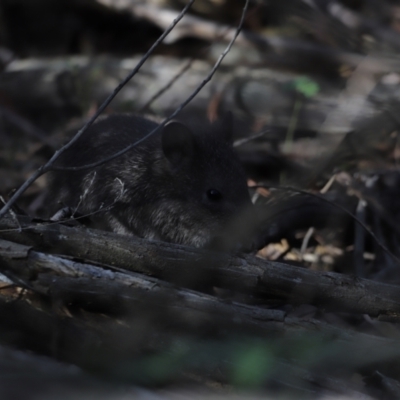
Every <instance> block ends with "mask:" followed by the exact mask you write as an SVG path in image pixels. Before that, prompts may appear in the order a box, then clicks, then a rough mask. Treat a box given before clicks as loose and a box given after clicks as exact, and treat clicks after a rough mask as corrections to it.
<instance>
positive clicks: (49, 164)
mask: <svg viewBox="0 0 400 400" xmlns="http://www.w3.org/2000/svg"><path fill="white" fill-rule="evenodd" d="M194 1H195V0H190V1H189V2H188V4H187V5H186V6H185V7H184V8H183V10H182V11H181V12H180V14H179V15H178V16H177V17H176V18H175V19H174V21H173V22H172V23H171V25H170V26H169V27H168V28H167V29H166V30H165V31H164V32H163V33H162V35H161V36H160V37H159V38H158V39H157V41H156V42H155V43H154V44H153V45H152V46H151V48H150V49H149V50H148V51H147V53H146V54H145V55H144V56H143V57H142V59H141V60H140V61H139V63H138V64H137V65H136V67H135V68H134V69H133V70H132V71H131V72H130V73H129V74H128V76H127V77H126V78H125V79H124V80H123V81H122V82H120V83H119V85H118V86H117V87H116V88H115V89H114V90H113V92H112V93H111V94H110V95H109V96H108V97H107V99H106V100H105V101H104V102H103V104H102V105H101V106H100V107H99V108H98V110H97V111H96V113H95V114H94V115H93V116H92V117H91V118H90V119H89V121H88V122H86V124H85V125H84V126H83V127H82V128H81V129H80V130H79V131H78V132H77V134H76V135H75V136H74V137H73V138H72V139H71V140H70V141H69V142H68V143H67V144H66V145H65V146H63V147H62V148H61V149H60V150H58V151H56V152H55V153H54V154H53V156H52V157H51V158H50V160H49V161H48V162H47V163H46V164H44V165H42V166H41V167H39V169H37V170H36V172H34V173H33V174H32V175H31V176H30V177H29V178H28V179H27V180H26V181H25V182H24V183H23V184H22V186H20V188H19V189H18V190H17V191H16V192H15V193H14V194H13V196H12V197H11V198H10V200H9V201H8V202H7V203H6V204H5V205H4V207H3V208H2V209H1V210H0V219H1V218H2V217H4V215H6V213H7V212H8V210H9V209H10V208H11V207H12V205H13V204H14V203H15V202H16V201H17V200H18V199H19V198H20V196H21V195H22V194H23V193H24V192H25V190H26V189H28V187H29V186H31V185H32V183H33V182H34V181H35V180H36V179H37V178H39V177H40V176H41V175H43V174H44V173H46V172H47V171H49V170H50V169H51V167H52V165H53V164H54V162H55V161H56V160H57V158H58V157H59V156H60V155H61V154H62V153H64V152H65V151H66V150H68V149H69V148H70V147H71V146H72V145H73V144H74V143H75V142H76V141H77V140H78V139H79V138H80V137H81V136H82V134H83V133H84V132H85V131H86V130H87V129H88V128H89V127H90V126H91V125H92V124H93V122H94V121H95V120H96V118H97V117H98V116H99V115H100V114H101V113H102V112H103V111H104V110H105V109H106V107H107V106H108V105H109V104H110V103H111V101H112V100H113V99H114V97H115V96H116V95H117V94H118V93H119V91H120V90H121V89H122V88H123V87H124V86H125V85H126V83H128V82H129V80H130V79H132V77H133V76H134V75H135V74H136V73H137V72H138V71H139V69H140V68H141V67H142V65H143V64H144V63H145V61H146V60H147V59H148V58H149V57H150V55H151V54H152V53H153V51H154V50H155V48H156V47H157V46H158V45H159V44H160V43H161V42H162V41H163V40H164V39H165V37H166V36H167V35H168V34H169V33H170V32H171V31H172V29H173V28H174V27H175V26H176V24H177V23H178V22H179V21H180V20H181V19H182V18H183V17H184V15H185V14H186V13H187V11H188V10H189V8H190V6H191V5H192V4H193V3H194Z"/></svg>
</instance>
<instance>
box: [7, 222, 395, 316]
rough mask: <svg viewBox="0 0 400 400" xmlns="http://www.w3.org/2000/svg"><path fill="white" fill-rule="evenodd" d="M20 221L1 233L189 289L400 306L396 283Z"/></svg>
mask: <svg viewBox="0 0 400 400" xmlns="http://www.w3.org/2000/svg"><path fill="white" fill-rule="evenodd" d="M19 222H20V225H21V228H22V230H21V231H20V232H19V228H18V226H17V224H16V222H15V221H14V220H13V218H11V217H8V216H7V217H5V218H3V219H2V220H1V221H0V230H1V231H0V237H1V238H3V239H6V240H10V241H14V242H16V243H20V244H24V245H27V246H32V247H33V248H34V249H35V250H37V251H46V252H49V253H52V254H64V255H68V256H72V257H75V258H79V259H84V260H91V261H94V262H97V263H102V264H108V265H110V266H117V267H119V268H124V269H126V270H129V271H132V272H139V273H143V274H146V275H150V276H154V277H157V278H160V279H163V280H167V281H170V282H172V283H174V284H179V285H181V286H185V287H187V288H200V289H203V288H209V287H212V286H217V287H222V288H225V289H232V290H235V291H239V292H242V293H246V294H252V295H253V296H262V297H269V298H271V297H272V298H275V299H281V300H284V301H285V302H289V303H291V304H302V303H307V304H315V305H316V306H318V307H325V308H332V309H334V310H335V311H338V310H346V311H352V312H359V313H366V314H370V315H372V316H376V315H379V314H391V313H397V312H399V311H400V292H399V289H398V287H397V286H394V285H387V284H383V283H379V282H374V281H371V280H367V279H360V278H356V277H351V276H344V275H341V274H337V273H333V272H315V271H310V270H307V269H303V268H299V267H294V266H290V265H287V264H284V263H278V262H269V261H265V260H262V259H259V258H257V257H254V256H252V255H244V254H240V255H230V254H225V253H216V252H215V253H213V252H208V251H204V250H200V249H195V248H190V247H185V246H180V245H174V244H169V243H164V242H155V241H154V242H150V241H146V240H141V239H138V238H134V237H127V236H120V235H116V234H112V233H108V232H102V231H96V230H89V229H84V228H78V227H68V226H65V225H61V224H48V223H32V222H30V221H29V220H28V219H26V218H20V221H19Z"/></svg>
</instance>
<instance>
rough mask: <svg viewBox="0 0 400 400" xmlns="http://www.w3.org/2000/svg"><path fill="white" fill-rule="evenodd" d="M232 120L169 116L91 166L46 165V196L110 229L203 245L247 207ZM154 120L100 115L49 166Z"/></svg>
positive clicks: (94, 152) (79, 161)
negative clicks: (49, 169)
mask: <svg viewBox="0 0 400 400" xmlns="http://www.w3.org/2000/svg"><path fill="white" fill-rule="evenodd" d="M231 125H232V123H231V121H230V120H229V118H226V119H225V120H224V121H219V122H217V123H214V124H209V123H204V124H201V126H194V127H190V128H189V127H188V125H186V124H183V123H177V122H173V123H172V124H169V125H167V126H166V127H165V128H164V129H163V130H161V132H158V133H156V134H155V135H153V136H152V137H150V138H149V139H147V140H145V141H144V142H142V143H140V144H139V145H138V146H136V147H134V148H133V149H131V150H130V151H128V152H127V153H125V154H124V155H122V156H120V157H118V158H116V159H113V160H112V161H110V162H108V163H106V164H103V165H101V166H98V167H96V168H95V169H92V170H82V171H76V172H71V171H60V172H53V173H52V179H51V185H50V193H51V196H52V199H53V200H56V201H58V204H60V203H61V204H62V205H64V206H69V207H71V208H72V210H73V212H74V213H79V214H83V215H90V219H91V220H92V221H93V223H94V224H95V226H96V225H97V226H101V227H103V228H106V229H109V230H112V231H114V232H117V233H122V234H135V235H137V236H140V237H143V238H147V239H156V240H164V241H170V242H174V243H182V244H188V245H193V246H196V247H204V246H206V245H208V244H209V243H210V242H212V241H213V240H214V239H215V238H216V237H218V236H219V235H222V233H223V231H224V227H226V226H227V224H228V223H229V222H230V221H231V220H232V219H233V218H234V217H235V215H238V214H239V213H240V212H241V211H242V210H244V209H249V208H251V202H250V199H249V194H248V191H247V185H246V178H245V175H244V172H243V169H242V167H241V165H240V163H239V161H238V159H237V157H236V155H235V153H234V151H233V147H232V137H231V130H232V126H231ZM156 127H157V124H156V123H154V122H152V121H149V120H147V119H144V118H141V117H138V116H133V115H113V116H110V117H107V118H105V119H103V120H100V121H98V122H97V123H95V124H94V125H93V126H92V127H91V128H90V129H89V130H88V131H87V132H86V133H85V134H84V135H83V136H82V138H81V139H80V140H79V141H78V142H77V143H76V144H75V145H74V146H73V147H71V148H70V149H69V150H68V151H66V152H65V153H64V154H63V155H62V156H61V157H60V159H59V160H58V161H57V164H56V165H58V166H60V165H61V166H81V165H85V164H88V163H93V162H95V161H99V160H101V159H103V158H105V157H107V156H110V155H112V154H114V153H116V152H117V151H119V150H121V149H123V148H125V147H127V146H128V145H129V144H131V143H133V142H135V141H137V140H138V139H140V138H142V137H143V136H144V135H146V134H147V133H149V132H151V131H152V130H153V129H155V128H156ZM58 207H60V206H59V205H58Z"/></svg>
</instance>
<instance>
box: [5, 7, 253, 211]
mask: <svg viewBox="0 0 400 400" xmlns="http://www.w3.org/2000/svg"><path fill="white" fill-rule="evenodd" d="M248 3H249V0H246V4H245V6H244V8H243V13H242V17H241V19H240V23H239V25H238V28H237V29H236V34H235V35H234V37H233V38H232V40H231V41H230V42H229V44H228V45H227V46H226V48H225V50H224V51H223V52H222V54H221V55H220V56H219V58H218V60H217V61H216V63H215V64H214V66H213V68H212V69H211V71H210V73H209V74H208V75H207V77H206V78H205V79H204V80H203V81H202V82H201V83H200V84H199V85H198V86H197V88H196V89H195V90H194V91H193V92H192V94H191V95H190V96H189V97H188V98H187V99H186V100H185V101H184V102H183V103H181V104H180V106H179V107H178V108H177V109H176V110H175V111H174V112H173V113H172V114H171V115H170V116H169V117H168V118H166V119H164V121H162V122H161V123H160V125H158V126H157V128H155V129H153V130H152V131H151V132H150V133H148V134H147V135H145V136H143V137H142V138H141V139H139V140H138V141H136V142H134V143H132V144H130V145H129V146H127V147H125V148H124V149H122V150H121V151H118V152H117V153H114V154H113V155H111V156H109V157H106V158H103V159H102V160H100V161H96V162H94V163H91V164H86V165H82V166H80V167H55V166H52V170H54V171H82V170H85V169H91V168H95V167H98V166H99V165H102V164H105V163H107V162H109V161H111V160H113V159H114V158H117V157H120V156H122V155H123V154H125V153H126V152H127V151H129V150H130V149H132V148H133V147H135V146H137V145H138V144H140V143H142V142H144V141H145V140H147V139H148V138H149V137H150V136H153V135H154V134H155V133H156V132H158V131H159V130H160V129H162V128H163V127H164V126H165V125H166V124H167V122H169V121H171V120H172V119H173V118H175V117H176V116H177V115H178V114H179V113H180V112H181V111H182V110H183V108H184V107H186V106H187V105H188V104H189V103H190V102H191V101H192V100H193V99H194V98H195V97H196V96H197V95H198V93H199V92H200V91H201V89H203V87H204V86H205V85H206V84H207V83H208V82H209V81H210V80H211V78H212V77H213V76H214V74H215V72H216V71H217V69H218V68H219V66H220V65H221V63H222V60H223V59H224V58H225V56H226V55H227V54H228V53H229V51H230V49H231V47H232V46H233V43H234V42H235V40H236V38H237V37H238V35H239V33H240V31H241V29H242V25H243V21H244V17H245V15H246V11H247V7H248ZM0 217H1V213H0Z"/></svg>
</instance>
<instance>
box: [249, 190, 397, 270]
mask: <svg viewBox="0 0 400 400" xmlns="http://www.w3.org/2000/svg"><path fill="white" fill-rule="evenodd" d="M249 188H250V189H257V188H263V189H276V190H285V191H289V192H293V193H300V194H305V195H307V196H311V197H316V198H317V199H319V200H322V201H324V202H326V203H328V204H330V205H331V206H332V207H336V208H338V209H339V210H341V211H343V212H344V213H346V214H347V215H349V216H350V217H351V218H352V219H353V220H354V221H355V222H357V224H359V225H360V226H361V227H363V228H364V229H365V230H366V231H367V232H368V233H369V234H370V235H371V236H372V238H373V239H374V240H375V242H376V244H377V245H378V246H379V247H380V248H381V249H382V250H383V251H384V252H386V253H387V254H389V255H390V256H391V257H392V258H393V259H394V260H395V261H396V262H397V263H398V264H399V265H400V259H399V258H398V257H397V256H396V255H395V254H393V253H392V252H391V251H390V250H389V249H388V248H387V247H386V246H385V245H384V244H383V243H382V241H381V240H379V239H378V237H377V236H376V235H375V234H374V232H372V230H371V229H370V228H368V226H367V225H365V224H364V223H363V222H362V221H361V220H359V219H358V218H357V217H356V216H355V215H354V214H353V213H352V212H350V211H349V210H347V209H346V208H345V207H343V206H342V205H341V204H337V203H334V202H333V201H331V200H329V199H326V198H325V197H322V196H320V195H318V194H316V193H312V192H307V191H306V190H301V189H298V188H295V187H292V186H276V187H275V186H270V185H254V186H249Z"/></svg>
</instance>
